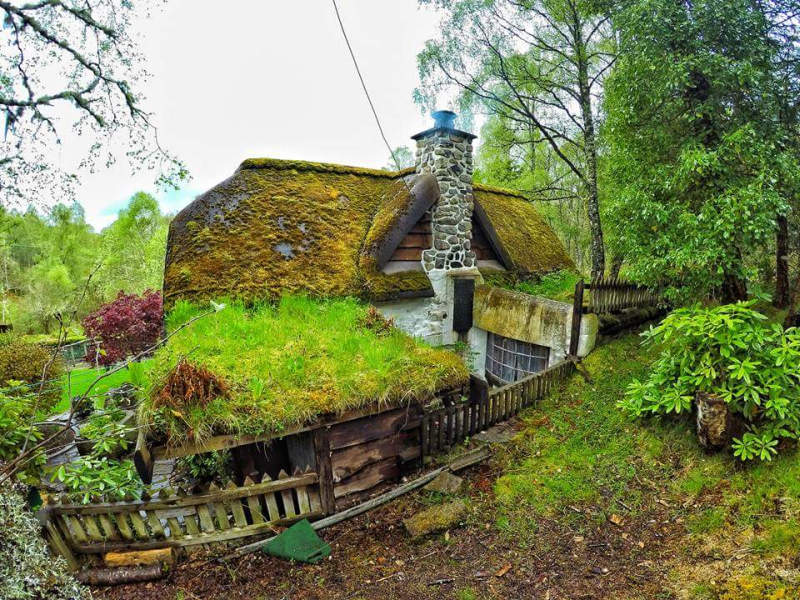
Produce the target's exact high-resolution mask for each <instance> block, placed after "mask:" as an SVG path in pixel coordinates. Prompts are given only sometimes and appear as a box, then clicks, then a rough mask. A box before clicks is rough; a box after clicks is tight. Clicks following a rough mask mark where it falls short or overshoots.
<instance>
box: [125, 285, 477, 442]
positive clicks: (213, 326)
mask: <svg viewBox="0 0 800 600" xmlns="http://www.w3.org/2000/svg"><path fill="white" fill-rule="evenodd" d="M203 310H205V308H198V307H197V306H196V305H191V304H189V303H186V302H179V303H178V304H177V305H176V306H175V308H174V309H173V310H172V311H170V313H169V316H168V321H167V328H168V330H171V331H174V330H175V329H176V328H177V327H178V326H179V325H180V324H181V323H184V322H186V321H187V320H188V319H190V318H191V317H192V316H194V315H196V314H198V313H199V312H201V311H203ZM373 310H374V309H373ZM182 357H186V358H187V360H189V361H190V362H191V363H192V364H193V365H195V366H198V367H203V368H205V369H207V370H208V371H210V372H211V373H212V374H213V375H214V376H215V377H217V378H219V379H220V380H221V381H222V382H223V385H222V387H223V388H224V389H225V390H226V391H225V394H224V395H220V396H219V397H215V398H213V399H212V400H211V401H210V402H209V401H207V400H208V399H207V398H204V399H202V400H200V401H198V400H196V399H193V398H192V397H189V398H186V397H180V398H173V399H171V400H170V402H169V403H168V404H163V401H162V399H161V397H160V395H159V391H160V390H161V389H162V387H163V382H164V381H165V380H166V379H167V376H168V374H169V373H170V371H171V370H172V368H173V367H175V365H176V364H177V363H178V361H179V360H180V359H181V358H182ZM149 378H150V382H151V393H149V394H148V395H147V397H146V398H145V399H144V400H143V402H142V405H141V408H140V411H139V420H140V424H142V425H148V426H150V427H151V428H152V429H153V430H155V436H154V437H156V438H158V437H161V436H163V437H166V438H167V440H168V441H169V443H170V444H172V445H180V444H181V443H183V442H186V441H191V442H199V441H202V440H203V439H205V438H207V437H208V436H210V435H212V434H240V435H265V434H276V435H277V434H280V433H281V432H282V431H285V430H286V429H287V428H289V427H292V426H296V425H303V424H305V423H309V422H311V421H313V420H314V419H315V418H316V417H317V416H319V415H322V414H339V413H341V412H344V411H347V410H350V409H356V408H361V407H375V408H381V407H384V406H385V407H389V406H399V405H404V404H405V403H407V402H409V401H412V400H416V401H420V402H425V401H426V400H429V399H431V398H432V397H433V395H434V393H435V392H437V391H441V390H444V389H451V388H454V387H457V386H460V385H462V384H465V383H466V382H467V381H468V380H469V372H468V370H467V368H466V366H465V365H464V362H463V360H462V359H461V357H460V356H458V355H457V354H454V353H452V352H450V351H448V350H444V349H441V348H432V347H431V346H429V345H427V344H425V343H423V342H421V341H418V340H414V339H413V338H411V337H410V336H408V335H407V334H405V333H403V332H402V331H400V330H399V329H396V328H393V327H387V326H386V322H385V321H383V319H382V318H381V317H379V316H377V313H375V312H370V310H369V309H368V307H367V306H366V305H365V304H363V303H360V302H359V301H357V300H355V299H353V298H345V299H328V300H320V299H312V298H308V297H301V296H284V297H283V298H281V300H280V302H278V303H269V304H267V303H263V304H259V305H256V306H254V307H250V308H246V307H245V306H244V305H243V304H242V303H236V302H234V303H232V304H231V303H229V305H228V306H226V307H225V308H224V309H223V310H222V311H220V312H217V313H214V314H211V315H208V316H205V317H202V318H200V319H199V320H197V321H195V322H194V323H193V324H192V325H191V326H190V327H188V328H185V329H182V330H180V331H178V332H177V333H176V334H175V335H174V336H173V337H172V338H171V339H170V341H169V343H168V344H166V345H165V346H164V347H162V348H160V349H159V350H158V351H157V352H156V353H155V356H154V357H153V360H152V362H151V371H150V373H149Z"/></svg>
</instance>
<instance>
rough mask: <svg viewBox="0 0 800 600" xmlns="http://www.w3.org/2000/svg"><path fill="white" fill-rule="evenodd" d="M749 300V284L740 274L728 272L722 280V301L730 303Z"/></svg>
mask: <svg viewBox="0 0 800 600" xmlns="http://www.w3.org/2000/svg"><path fill="white" fill-rule="evenodd" d="M740 300H747V284H746V283H745V282H744V280H743V279H742V278H741V277H739V276H738V275H733V274H731V273H726V274H725V278H724V279H723V281H722V302H723V303H725V304H729V303H732V302H738V301H740Z"/></svg>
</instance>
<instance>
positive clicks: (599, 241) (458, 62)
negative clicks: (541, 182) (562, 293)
mask: <svg viewBox="0 0 800 600" xmlns="http://www.w3.org/2000/svg"><path fill="white" fill-rule="evenodd" d="M420 1H421V3H422V4H430V5H433V6H435V7H436V8H438V9H440V10H441V11H442V12H443V14H444V15H445V16H444V19H443V23H442V27H441V28H440V35H439V36H438V38H437V39H436V40H433V41H430V42H428V43H427V45H426V47H425V49H424V50H423V51H422V52H421V53H420V54H419V55H418V57H417V60H418V63H419V72H420V79H421V82H422V83H421V88H420V90H418V91H417V97H418V100H419V101H421V102H423V103H425V102H427V103H430V102H431V101H432V99H433V98H435V97H436V96H439V95H441V94H442V93H444V92H446V91H448V90H456V91H457V92H458V94H459V96H458V97H459V103H460V104H461V107H462V108H465V109H467V110H469V109H482V110H486V111H487V112H488V113H489V115H492V116H495V115H497V116H499V117H501V118H502V119H504V120H506V121H507V122H509V123H515V124H516V125H517V127H516V130H515V136H516V137H518V138H519V139H520V141H522V142H523V143H525V144H527V145H529V146H531V147H532V148H535V147H536V146H538V145H542V146H546V147H547V153H549V154H550V155H551V156H553V157H556V158H557V159H558V160H559V161H561V162H562V163H563V165H564V167H566V169H567V170H569V171H570V173H571V176H573V177H574V178H575V179H576V180H577V181H579V182H580V193H581V196H582V198H583V200H584V201H585V203H586V215H587V218H588V221H589V229H590V232H591V244H590V255H591V263H592V268H591V270H592V274H593V275H601V274H602V273H603V272H604V269H605V248H604V242H603V228H602V225H601V220H600V199H599V189H598V172H597V171H598V169H597V165H598V137H597V128H598V120H599V117H600V114H599V111H598V103H597V99H598V96H599V95H600V94H601V93H602V85H603V79H604V77H605V75H606V74H607V72H608V70H609V69H610V68H611V65H612V64H613V61H614V57H615V50H616V49H615V40H614V36H613V32H612V31H611V25H610V20H609V17H608V16H607V15H604V14H600V13H599V12H598V10H597V8H596V6H595V3H592V2H586V1H584V0H533V1H526V2H516V1H513V0H420ZM521 136H524V137H521Z"/></svg>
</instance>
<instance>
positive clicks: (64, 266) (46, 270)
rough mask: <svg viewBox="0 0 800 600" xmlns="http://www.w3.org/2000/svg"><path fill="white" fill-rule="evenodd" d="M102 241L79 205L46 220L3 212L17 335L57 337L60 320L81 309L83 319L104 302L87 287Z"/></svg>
mask: <svg viewBox="0 0 800 600" xmlns="http://www.w3.org/2000/svg"><path fill="white" fill-rule="evenodd" d="M98 241H99V238H98V236H97V234H95V233H94V232H93V231H92V229H91V227H90V226H89V225H88V224H87V223H86V220H85V218H84V213H83V209H82V208H81V207H80V206H79V205H77V204H74V205H71V206H66V205H56V206H54V207H53V208H52V209H51V211H50V212H49V214H48V215H47V216H46V217H42V216H40V215H39V214H37V213H36V212H35V211H33V210H30V211H28V212H26V213H24V214H19V213H16V212H9V211H0V260H2V261H3V262H2V263H0V269H2V271H0V276H2V277H3V286H2V287H3V290H4V295H3V300H4V301H5V304H6V305H7V306H6V308H7V309H8V314H9V315H10V319H11V323H12V324H13V325H14V327H15V330H17V331H19V332H20V333H39V332H44V333H49V332H52V331H54V329H55V328H56V324H57V323H58V320H59V318H60V317H67V313H69V314H72V313H73V312H75V310H76V309H77V314H76V317H78V318H80V317H81V316H83V315H84V314H86V311H87V310H88V309H89V308H91V306H93V305H94V304H96V303H97V302H98V297H97V288H96V287H95V286H94V285H92V282H89V283H88V285H87V280H88V279H89V275H90V274H91V273H92V271H93V270H94V268H95V266H96V265H97V261H98V260H99V257H98V255H99V244H98ZM81 299H82V300H83V302H80V300H81ZM78 304H80V306H78ZM75 322H77V321H75Z"/></svg>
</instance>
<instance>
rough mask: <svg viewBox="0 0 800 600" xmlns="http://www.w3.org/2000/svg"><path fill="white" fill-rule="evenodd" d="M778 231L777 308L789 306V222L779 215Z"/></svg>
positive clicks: (776, 259)
mask: <svg viewBox="0 0 800 600" xmlns="http://www.w3.org/2000/svg"><path fill="white" fill-rule="evenodd" d="M777 225H778V231H777V233H776V235H775V247H776V251H775V298H774V299H773V304H774V305H775V307H776V308H786V307H787V306H789V300H790V294H789V220H788V219H787V218H786V216H785V215H778V219H777Z"/></svg>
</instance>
